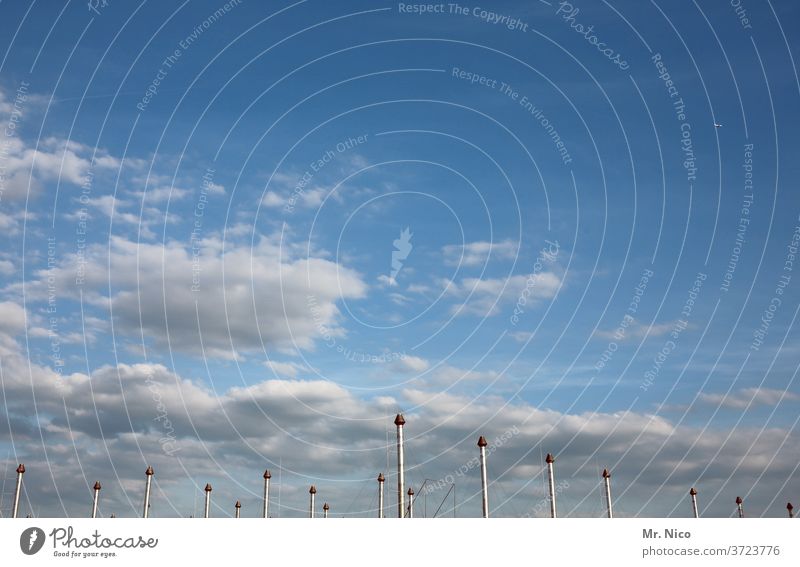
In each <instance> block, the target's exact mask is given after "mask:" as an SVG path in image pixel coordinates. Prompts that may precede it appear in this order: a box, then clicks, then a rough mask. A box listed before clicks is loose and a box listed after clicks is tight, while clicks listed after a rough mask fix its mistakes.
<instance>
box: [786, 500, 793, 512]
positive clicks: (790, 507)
mask: <svg viewBox="0 0 800 567" xmlns="http://www.w3.org/2000/svg"><path fill="white" fill-rule="evenodd" d="M786 509H787V510H789V511H790V512H791V511H792V510H794V506H792V503H791V502H787V503H786Z"/></svg>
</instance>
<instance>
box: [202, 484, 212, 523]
mask: <svg viewBox="0 0 800 567" xmlns="http://www.w3.org/2000/svg"><path fill="white" fill-rule="evenodd" d="M203 490H205V491H206V507H205V513H204V515H203V517H204V518H210V517H211V485H210V484H206V487H205V488H204V489H203Z"/></svg>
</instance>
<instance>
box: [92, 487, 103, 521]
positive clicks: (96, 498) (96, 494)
mask: <svg viewBox="0 0 800 567" xmlns="http://www.w3.org/2000/svg"><path fill="white" fill-rule="evenodd" d="M101 488H102V486H100V481H97V482H95V483H94V497H93V498H92V518H96V517H97V502H98V501H99V500H100V489H101Z"/></svg>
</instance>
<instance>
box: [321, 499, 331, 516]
mask: <svg viewBox="0 0 800 567" xmlns="http://www.w3.org/2000/svg"><path fill="white" fill-rule="evenodd" d="M330 509H331V507H330V506H328V503H327V502H325V504H323V505H322V517H323V518H327V517H328V510H330Z"/></svg>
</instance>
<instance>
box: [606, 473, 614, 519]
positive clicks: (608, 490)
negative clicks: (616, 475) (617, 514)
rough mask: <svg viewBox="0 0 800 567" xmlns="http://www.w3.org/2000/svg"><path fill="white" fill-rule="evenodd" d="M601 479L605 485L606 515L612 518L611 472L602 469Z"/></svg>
mask: <svg viewBox="0 0 800 567" xmlns="http://www.w3.org/2000/svg"><path fill="white" fill-rule="evenodd" d="M603 479H604V481H605V485H606V507H607V508H608V517H609V518H613V517H614V515H613V514H612V513H611V473H610V472H608V469H603Z"/></svg>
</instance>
